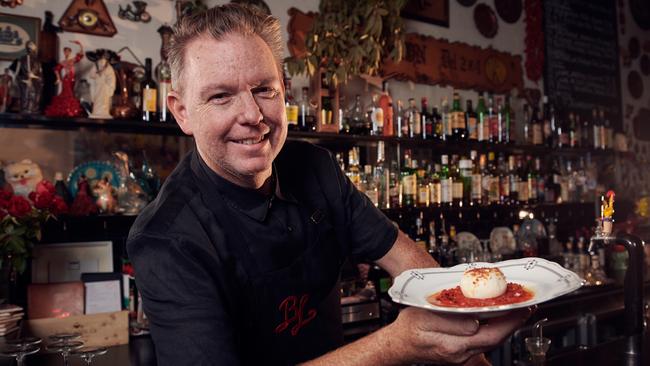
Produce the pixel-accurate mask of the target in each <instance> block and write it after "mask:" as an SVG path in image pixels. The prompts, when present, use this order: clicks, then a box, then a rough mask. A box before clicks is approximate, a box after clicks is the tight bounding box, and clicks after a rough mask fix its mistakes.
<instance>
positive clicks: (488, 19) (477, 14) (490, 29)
mask: <svg viewBox="0 0 650 366" xmlns="http://www.w3.org/2000/svg"><path fill="white" fill-rule="evenodd" d="M474 24H476V28H477V29H478V31H479V32H480V33H481V34H482V35H483V37H485V38H494V36H496V35H497V31H498V30H499V22H498V20H497V16H496V14H494V10H492V8H491V7H490V6H489V5H486V4H478V5H476V7H475V8H474Z"/></svg>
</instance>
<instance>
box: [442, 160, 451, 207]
mask: <svg viewBox="0 0 650 366" xmlns="http://www.w3.org/2000/svg"><path fill="white" fill-rule="evenodd" d="M440 162H441V166H440V192H441V194H440V201H441V203H442V206H451V205H452V202H453V195H452V194H453V192H452V182H453V180H452V177H451V174H450V173H451V172H450V171H449V157H448V156H447V155H442V156H441V158H440Z"/></svg>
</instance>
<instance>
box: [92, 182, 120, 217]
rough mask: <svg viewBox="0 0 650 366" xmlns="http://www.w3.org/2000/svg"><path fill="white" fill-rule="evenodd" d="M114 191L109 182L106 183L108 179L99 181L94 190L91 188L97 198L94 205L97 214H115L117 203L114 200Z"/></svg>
mask: <svg viewBox="0 0 650 366" xmlns="http://www.w3.org/2000/svg"><path fill="white" fill-rule="evenodd" d="M114 191H115V189H114V188H113V186H112V185H111V182H109V181H108V177H104V178H102V179H100V180H99V181H98V182H97V184H95V188H93V193H94V194H95V196H96V197H97V200H96V201H95V203H96V204H97V207H99V212H101V213H115V211H116V209H117V201H116V200H115V195H114Z"/></svg>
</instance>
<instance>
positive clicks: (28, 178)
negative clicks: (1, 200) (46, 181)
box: [3, 159, 43, 197]
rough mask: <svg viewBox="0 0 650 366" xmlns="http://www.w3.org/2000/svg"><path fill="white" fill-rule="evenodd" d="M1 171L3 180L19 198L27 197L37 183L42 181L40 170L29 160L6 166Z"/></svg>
mask: <svg viewBox="0 0 650 366" xmlns="http://www.w3.org/2000/svg"><path fill="white" fill-rule="evenodd" d="M3 170H4V176H5V180H6V181H7V183H9V184H10V185H11V188H12V189H13V191H14V193H15V194H17V195H20V196H24V197H27V196H28V195H29V193H30V192H31V191H33V190H34V189H36V185H37V184H38V182H40V181H42V180H43V173H42V172H41V168H40V167H39V166H38V164H36V163H34V162H32V161H31V160H29V159H25V160H22V161H19V162H17V163H11V164H7V165H6V166H5V167H4V168H3Z"/></svg>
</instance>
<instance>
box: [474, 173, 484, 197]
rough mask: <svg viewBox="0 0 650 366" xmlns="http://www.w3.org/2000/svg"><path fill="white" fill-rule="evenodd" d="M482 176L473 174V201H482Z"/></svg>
mask: <svg viewBox="0 0 650 366" xmlns="http://www.w3.org/2000/svg"><path fill="white" fill-rule="evenodd" d="M482 189H483V187H482V186H481V175H480V174H472V200H475V201H480V200H481V190H482Z"/></svg>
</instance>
